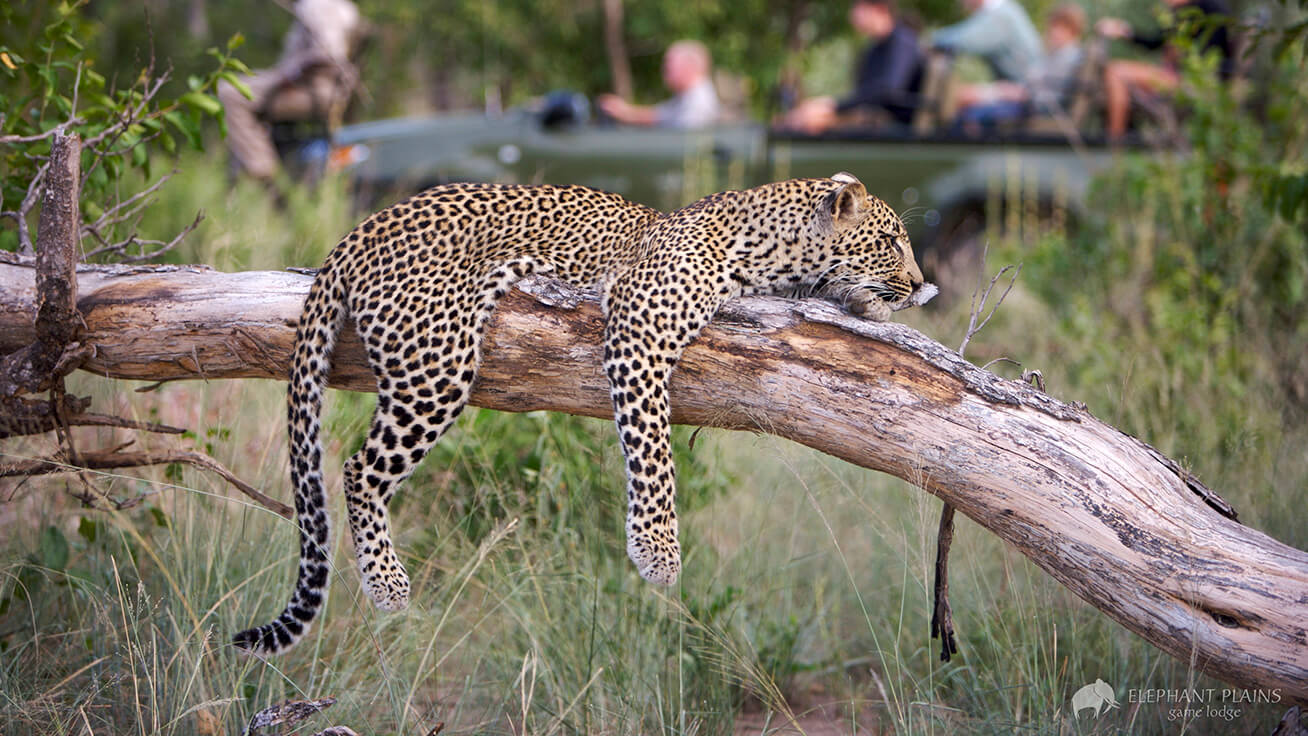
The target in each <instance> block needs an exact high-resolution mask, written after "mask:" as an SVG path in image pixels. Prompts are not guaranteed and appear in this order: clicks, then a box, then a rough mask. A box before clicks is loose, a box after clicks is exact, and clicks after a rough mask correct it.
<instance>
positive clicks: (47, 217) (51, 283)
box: [0, 135, 81, 401]
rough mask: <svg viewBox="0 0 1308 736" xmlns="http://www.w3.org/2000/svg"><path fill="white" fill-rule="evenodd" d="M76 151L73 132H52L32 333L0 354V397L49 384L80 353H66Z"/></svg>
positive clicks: (73, 293) (73, 330) (70, 331)
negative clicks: (26, 340)
mask: <svg viewBox="0 0 1308 736" xmlns="http://www.w3.org/2000/svg"><path fill="white" fill-rule="evenodd" d="M80 157H81V145H80V142H79V141H78V138H77V136H76V135H55V136H52V137H51V140H50V161H49V162H48V163H47V167H48V171H47V173H46V175H45V186H44V189H43V194H42V201H41V218H40V222H39V225H38V228H39V229H38V230H37V238H38V241H39V242H38V248H37V253H36V261H35V263H36V278H35V285H36V292H37V295H36V305H37V309H36V314H35V319H34V320H33V323H34V326H35V334H34V335H33V339H32V340H31V341H30V342H29V343H28V344H26V345H23V346H19V347H18V348H17V349H16V350H15V351H12V354H10V355H5V357H4V358H3V359H2V360H0V401H3V400H8V399H12V398H14V397H17V396H19V395H20V394H25V393H37V392H40V391H46V390H49V389H50V387H51V386H53V385H54V383H55V381H56V380H58V379H59V378H60V377H61V376H62V375H63V374H60V373H58V372H57V370H59V369H63V370H65V373H66V372H68V371H72V370H73V369H74V368H76V363H77V362H78V361H76V360H72V359H71V358H75V357H79V356H78V355H77V354H76V353H74V354H72V355H70V356H69V358H65V355H66V353H67V351H68V350H69V349H70V347H72V348H73V349H74V350H75V349H76V346H73V345H72V343H73V339H74V337H76V335H77V331H78V330H79V329H80V328H81V315H80V314H78V311H77V277H76V270H75V269H76V267H77V260H78V255H79V248H78V243H79V238H78V227H77V225H78V223H79V222H80V221H81V215H80V212H79V208H78V202H77V197H78V192H79V189H78V186H77V180H78V170H79V167H80ZM20 229H21V228H20ZM9 352H11V351H8V350H6V351H0V354H3V353H9Z"/></svg>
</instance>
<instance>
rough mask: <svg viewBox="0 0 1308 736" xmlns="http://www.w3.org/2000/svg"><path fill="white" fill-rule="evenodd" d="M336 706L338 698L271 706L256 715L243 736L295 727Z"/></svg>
mask: <svg viewBox="0 0 1308 736" xmlns="http://www.w3.org/2000/svg"><path fill="white" fill-rule="evenodd" d="M333 705H336V698H320V699H318V700H288V701H286V702H284V703H278V704H277V705H270V706H268V707H267V708H264V709H263V710H261V711H259V712H258V713H255V714H254V715H253V716H252V717H251V718H250V722H249V723H248V724H246V726H245V730H244V731H242V732H241V736H255V734H257V733H258V732H260V731H262V730H263V729H265V728H270V727H272V726H283V725H294V724H296V723H299V722H300V721H303V720H304V719H306V718H309V717H310V716H313V715H317V714H318V713H321V712H322V711H324V710H326V709H328V708H330V707H332V706H333ZM338 728H339V727H338ZM332 731H333V729H328V730H327V731H320V732H319V734H328V733H331V732H332ZM347 732H348V733H351V734H352V733H354V732H353V731H349V730H348V729H347V730H346V731H337V732H336V733H337V734H339V735H341V736H343V734H345V733H347Z"/></svg>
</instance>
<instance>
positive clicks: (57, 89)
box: [0, 0, 245, 255]
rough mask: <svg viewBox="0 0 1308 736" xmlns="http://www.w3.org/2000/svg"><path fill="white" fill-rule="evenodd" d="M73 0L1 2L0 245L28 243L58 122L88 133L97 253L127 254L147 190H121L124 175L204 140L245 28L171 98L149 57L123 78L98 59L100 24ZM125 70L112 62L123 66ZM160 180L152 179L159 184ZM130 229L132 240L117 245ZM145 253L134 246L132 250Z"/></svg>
mask: <svg viewBox="0 0 1308 736" xmlns="http://www.w3.org/2000/svg"><path fill="white" fill-rule="evenodd" d="M85 4H86V3H85V0H83V1H82V2H74V3H67V2H65V3H58V4H49V5H47V4H45V3H21V4H5V5H4V6H2V7H0V28H3V31H0V79H3V81H4V84H3V85H0V110H5V111H7V113H6V114H5V115H3V116H0V145H3V148H0V156H3V158H2V159H0V161H2V162H3V169H0V197H2V198H3V206H0V210H3V211H4V212H3V214H4V216H5V218H6V227H5V229H4V230H0V249H4V250H10V251H13V250H24V251H30V250H31V248H32V243H33V240H34V239H33V238H32V237H31V229H32V227H33V223H32V220H33V219H34V216H35V212H36V208H35V207H34V205H35V200H36V195H37V194H39V189H40V186H39V185H40V183H41V181H42V180H43V177H44V171H45V164H46V161H47V160H48V157H49V152H50V138H51V134H52V132H54V131H56V130H60V131H64V132H72V133H76V134H78V135H79V136H80V137H81V139H82V145H83V150H82V161H81V170H82V179H83V182H82V191H81V195H82V215H83V220H84V223H85V224H86V226H87V233H88V234H89V235H90V236H92V238H94V239H95V240H96V241H98V242H99V244H100V245H102V246H106V247H104V248H101V249H99V250H100V251H101V252H111V251H115V252H118V253H123V252H124V251H125V249H126V248H127V247H128V246H129V245H132V243H130V242H129V241H131V240H132V236H133V234H134V229H133V225H134V224H135V219H136V217H137V216H138V215H139V213H140V211H141V209H142V208H143V207H144V206H145V205H147V204H148V202H149V200H148V197H145V198H144V200H143V201H142V198H140V197H138V198H133V196H132V193H124V192H123V191H122V184H123V176H124V174H125V173H127V172H139V173H140V174H141V175H142V176H143V177H144V178H145V179H147V180H149V179H150V178H151V177H152V173H153V164H154V161H155V159H156V158H157V157H158V156H159V155H160V154H161V153H162V154H167V155H174V154H176V152H177V151H178V149H179V139H180V141H181V145H182V146H190V147H193V148H197V149H198V148H202V147H203V144H204V136H203V133H202V126H203V124H204V122H205V121H206V120H216V121H218V122H219V123H220V124H221V122H222V119H223V117H222V106H221V105H220V104H219V103H218V100H217V99H215V98H214V96H213V94H212V92H213V90H214V88H215V86H216V85H217V83H218V80H219V79H228V80H231V81H233V82H236V81H238V80H237V78H236V76H235V72H237V71H242V70H244V69H245V67H244V65H243V64H241V63H240V62H239V61H237V60H236V59H234V58H232V56H231V52H232V50H233V49H234V48H235V47H236V46H237V45H239V43H240V39H239V37H236V38H233V39H232V41H231V42H229V43H228V46H227V49H226V50H224V51H220V50H218V49H210V50H209V51H208V54H209V55H210V56H211V57H212V62H213V66H212V68H211V69H210V71H209V72H208V74H206V75H204V76H194V75H193V76H190V77H188V78H187V80H186V90H185V91H184V92H181V93H179V94H178V95H177V96H176V97H175V98H172V99H168V98H165V97H163V96H161V94H160V90H161V88H162V86H163V84H164V82H165V80H166V78H167V75H166V74H165V75H159V74H157V72H156V70H155V69H154V67H153V61H152V62H151V63H150V64H147V65H145V66H144V67H133V68H132V69H131V73H130V75H124V76H126V78H127V79H128V80H130V81H129V82H128V83H127V84H126V85H122V86H120V84H119V82H118V81H117V80H116V79H114V78H112V77H107V76H106V75H105V74H104V73H102V72H101V71H99V70H98V69H97V68H96V65H95V63H94V60H93V58H92V56H91V54H90V53H89V52H88V51H87V44H88V43H93V41H94V38H95V35H96V26H95V25H94V24H92V23H91V22H90V21H88V20H87V19H86V18H85V17H84V15H83V13H82V11H83V6H84V5H85ZM122 71H125V70H113V72H111V73H112V74H115V75H116V74H119V73H121V72H122ZM158 183H159V182H156V185H157V184H158ZM120 229H127V230H129V231H131V232H128V233H126V236H127V237H126V240H124V241H122V244H120V245H118V246H117V247H112V244H113V243H114V242H115V241H117V240H118V236H121V235H123V234H124V233H120V232H119V230H120ZM142 252H144V251H143V250H141V249H137V252H136V254H137V255H139V254H140V253H142Z"/></svg>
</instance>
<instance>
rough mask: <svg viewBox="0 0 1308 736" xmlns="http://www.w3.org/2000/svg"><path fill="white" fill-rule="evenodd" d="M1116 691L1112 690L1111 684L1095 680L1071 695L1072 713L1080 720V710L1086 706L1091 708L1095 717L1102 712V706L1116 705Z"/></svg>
mask: <svg viewBox="0 0 1308 736" xmlns="http://www.w3.org/2000/svg"><path fill="white" fill-rule="evenodd" d="M1116 696H1117V693H1115V692H1113V686H1112V685H1109V684H1108V683H1106V682H1104V681H1103V680H1095V681H1094V682H1092V683H1090V684H1089V685H1086V686H1085V687H1083V688H1081V689H1080V690H1077V691H1076V694H1075V695H1073V696H1072V715H1073V716H1075V717H1076V718H1077V720H1080V718H1081V711H1082V710H1084V709H1086V708H1093V709H1094V711H1095V718H1098V717H1099V714H1100V713H1101V712H1103V710H1105V709H1104V706H1105V705H1107V706H1108V708H1116V707H1117V697H1116Z"/></svg>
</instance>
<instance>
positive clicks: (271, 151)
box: [218, 0, 363, 181]
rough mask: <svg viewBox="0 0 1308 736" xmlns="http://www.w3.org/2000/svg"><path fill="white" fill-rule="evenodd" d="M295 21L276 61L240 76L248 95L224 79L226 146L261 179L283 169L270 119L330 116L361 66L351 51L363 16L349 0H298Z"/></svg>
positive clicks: (221, 90) (344, 99)
mask: <svg viewBox="0 0 1308 736" xmlns="http://www.w3.org/2000/svg"><path fill="white" fill-rule="evenodd" d="M293 12H294V13H295V22H294V23H293V24H292V25H291V29H290V31H289V32H287V34H286V40H285V42H284V49H283V51H282V56H281V58H280V59H278V61H277V64H276V66H274V67H273V68H271V69H261V70H259V71H256V72H254V73H253V74H250V75H247V76H245V77H242V78H241V81H243V82H244V83H245V85H246V86H247V87H249V89H250V94H251V96H252V99H246V97H245V95H243V94H241V93H240V92H239V91H238V90H237V89H236V87H235V86H234V85H232V84H230V83H229V82H227V81H226V80H223V81H221V82H219V83H218V99H219V100H220V101H221V102H222V104H223V111H224V113H225V114H226V116H227V146H228V148H230V149H231V152H232V157H233V158H234V159H235V161H236V163H237V164H238V165H239V167H240V168H241V169H244V170H245V171H246V172H247V173H249V174H250V176H252V177H254V178H255V179H259V180H261V181H271V180H272V179H273V177H274V176H276V174H277V172H278V171H279V170H280V161H279V159H278V158H277V149H276V148H275V147H274V146H273V140H272V133H271V131H270V126H269V121H281V120H311V119H317V118H319V117H321V118H323V119H326V120H328V122H330V118H331V116H332V115H333V114H338V113H339V112H340V111H341V110H342V109H343V108H344V106H345V103H346V102H347V101H348V100H349V96H350V92H351V90H352V88H353V80H355V79H357V76H358V75H357V72H356V71H355V69H354V66H353V65H352V64H351V63H350V52H351V50H352V48H353V46H354V43H355V41H357V37H358V35H359V32H360V31H361V30H362V28H363V19H362V18H361V17H360V16H359V9H358V8H357V7H356V6H355V5H354V3H353V2H350V0H296V2H295V6H294V8H293Z"/></svg>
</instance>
